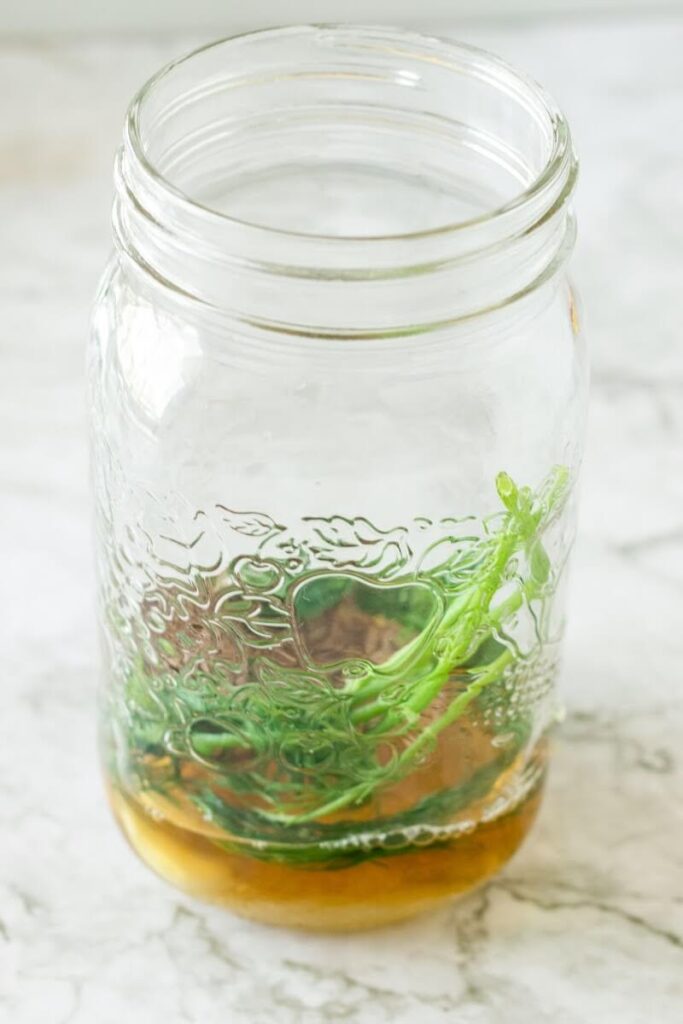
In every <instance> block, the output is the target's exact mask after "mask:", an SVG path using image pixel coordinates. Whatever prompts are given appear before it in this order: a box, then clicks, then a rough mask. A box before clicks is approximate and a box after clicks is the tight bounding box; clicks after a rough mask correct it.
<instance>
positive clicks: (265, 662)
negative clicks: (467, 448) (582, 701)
mask: <svg viewBox="0 0 683 1024" xmlns="http://www.w3.org/2000/svg"><path fill="white" fill-rule="evenodd" d="M568 486H569V474H568V471H567V469H566V468H564V467H556V468H555V469H554V470H553V472H552V473H551V475H550V477H549V478H548V480H547V481H546V483H545V484H544V485H543V487H542V488H541V489H540V490H539V492H538V493H537V494H535V495H534V494H533V493H532V491H531V490H530V489H529V488H527V487H517V485H516V484H515V483H514V482H513V480H512V479H511V478H510V477H509V476H508V475H507V474H505V473H500V474H499V475H498V477H497V480H496V488H497V492H498V496H499V498H500V501H501V503H502V506H503V512H502V513H501V514H500V515H499V516H498V517H497V518H496V520H495V521H492V524H491V525H490V527H489V529H488V531H487V532H486V534H485V536H484V537H483V538H482V537H474V538H472V539H471V540H469V541H467V542H466V543H463V544H462V545H461V546H460V547H459V548H458V551H457V553H456V554H452V555H451V556H450V557H449V558H447V559H446V560H445V561H444V562H443V563H441V564H438V565H436V566H435V567H432V568H431V569H429V570H425V571H420V572H418V573H417V574H414V573H413V574H408V575H406V577H405V578H402V577H399V578H398V579H396V580H394V581H393V583H394V586H393V587H391V588H388V587H385V588H383V587H381V586H375V587H373V586H370V585H368V584H366V583H364V582H363V580H362V579H360V578H359V576H358V574H354V573H349V574H347V575H344V574H343V573H341V572H336V573H328V574H326V575H325V574H320V575H319V576H317V577H315V578H313V579H311V580H309V581H308V582H307V584H306V586H305V587H303V586H302V584H301V579H300V578H299V577H297V576H296V575H293V574H289V573H288V572H287V571H286V567H285V563H284V560H283V563H282V565H281V566H279V567H278V568H279V570H280V571H281V580H282V582H281V584H280V588H279V591H278V592H277V593H276V594H275V597H274V598H273V601H272V602H271V603H270V604H267V603H262V602H257V603H256V604H255V605H254V607H256V610H257V612H258V613H259V614H258V615H254V614H253V608H252V605H250V602H249V601H248V600H247V599H246V598H240V599H239V600H238V599H235V601H234V602H233V604H232V605H231V612H232V614H233V615H235V612H236V609H239V613H240V615H241V616H242V620H241V621H243V622H244V623H246V624H247V625H248V628H249V629H250V630H251V631H252V633H253V634H254V635H255V636H257V637H260V636H263V637H268V636H270V633H271V632H272V631H273V630H275V629H278V628H280V623H281V622H282V621H283V620H284V619H285V618H286V616H287V615H289V616H290V617H291V618H295V619H296V620H297V621H298V622H299V624H300V626H301V628H302V629H304V630H305V629H306V628H308V624H309V623H310V622H312V621H314V620H315V619H316V618H317V617H319V616H321V615H325V614H327V613H329V610H330V609H334V608H335V607H336V606H337V605H338V604H339V602H340V601H343V600H347V599H349V598H350V596H353V598H354V601H355V604H356V606H358V607H360V608H361V609H362V610H363V611H364V612H366V613H367V614H368V615H382V616H384V617H385V620H390V621H391V622H393V623H394V624H395V628H396V629H397V630H399V631H402V632H400V633H399V635H404V636H406V637H409V639H406V641H405V642H404V643H403V644H402V646H400V647H399V649H398V650H396V651H395V653H394V654H392V655H391V656H390V657H388V658H387V659H386V660H384V661H383V662H382V663H381V664H379V665H374V664H372V663H371V662H370V661H368V660H367V659H364V658H357V659H347V660H346V661H345V662H344V663H342V664H337V665H330V666H325V667H324V668H321V666H319V665H316V664H315V663H313V662H312V663H310V664H308V665H307V664H306V663H305V658H303V659H302V658H300V659H299V663H298V664H296V665H293V666H292V665H291V664H283V663H282V662H281V661H279V660H277V659H275V658H274V657H273V656H272V653H271V652H270V648H269V646H268V644H267V643H266V642H265V641H264V642H263V646H262V648H258V645H255V646H256V647H257V656H255V657H253V658H252V660H251V661H250V664H249V669H248V673H247V681H243V682H241V683H240V684H239V685H225V681H224V680H223V679H222V678H221V677H219V676H218V675H217V674H216V672H214V671H212V665H211V663H210V659H208V658H207V659H204V660H202V659H199V660H196V659H195V661H194V662H190V664H189V668H188V669H182V670H177V671H175V672H171V671H168V672H164V671H161V670H159V669H158V668H156V669H155V668H153V667H152V666H151V665H150V664H149V661H148V660H147V661H146V660H144V659H143V658H141V657H140V658H139V659H138V661H137V663H136V665H135V668H134V670H133V671H131V672H130V674H129V676H128V679H127V682H126V686H125V699H124V714H123V720H122V722H121V725H120V731H122V732H123V734H124V737H125V739H124V743H125V747H126V750H127V758H128V768H127V769H126V772H127V774H128V775H129V776H133V778H134V781H135V784H136V785H137V786H138V787H139V788H142V789H144V788H147V789H158V790H161V791H162V792H164V794H165V795H166V796H167V797H169V798H171V799H173V794H174V792H176V791H177V790H178V789H180V790H183V791H185V792H186V793H187V795H188V796H189V797H190V799H191V800H192V802H193V803H194V805H195V806H196V807H197V809H198V810H199V811H200V812H201V813H202V814H203V815H204V816H205V817H206V818H207V819H210V820H211V821H212V822H213V824H214V825H217V826H218V827H219V828H222V829H224V830H225V832H226V839H225V843H224V844H223V845H224V846H225V847H226V849H239V850H241V851H243V852H247V850H248V851H249V852H251V853H252V854H253V855H255V856H262V857H267V858H270V859H274V860H281V861H286V862H288V863H292V864H295V863H302V864H303V863H306V864H311V865H313V864H316V863H318V862H322V863H332V862H334V863H337V862H338V861H339V858H341V860H342V861H343V862H344V863H353V862H356V861H357V859H358V858H361V859H362V858H363V857H366V856H370V855H377V853H378V847H377V843H376V842H374V841H373V842H369V841H368V840H367V837H364V836H365V833H364V829H365V830H366V831H367V829H368V825H367V824H364V823H363V822H361V821H358V820H354V821H352V820H349V819H348V818H346V819H344V818H343V817H342V818H341V820H340V815H342V814H343V812H347V813H348V812H350V811H354V810H355V809H357V808H359V807H362V806H363V805H365V804H366V803H368V801H372V800H373V799H375V798H376V797H377V796H378V795H379V794H381V793H382V792H384V791H385V790H386V789H388V788H389V787H391V786H394V785H395V784H397V783H399V782H401V780H402V779H404V778H405V777H406V776H407V775H408V774H410V773H411V772H413V771H415V770H418V769H419V768H420V766H421V765H422V764H423V763H424V761H425V759H427V758H428V756H429V754H430V753H431V752H432V751H433V750H434V748H435V746H436V744H437V742H438V739H439V736H440V734H441V733H442V732H443V731H444V730H445V729H447V728H448V727H449V726H451V725H452V724H453V723H455V722H457V721H458V720H459V719H461V718H463V717H464V716H465V715H466V713H468V711H469V710H470V709H471V708H472V706H476V705H477V704H478V703H480V702H481V701H482V700H483V698H484V695H485V694H486V693H487V692H489V691H496V690H498V691H499V690H500V689H501V687H502V686H503V685H504V683H505V682H506V680H508V679H509V678H510V677H511V673H512V674H514V675H515V678H518V676H519V674H520V672H522V673H523V672H524V671H526V672H529V673H532V672H533V671H534V656H533V653H532V655H531V656H530V655H529V654H527V655H526V656H525V659H522V658H521V656H520V655H519V654H518V653H517V650H516V647H515V645H514V643H513V642H512V641H511V639H510V636H509V635H508V630H510V629H511V627H512V626H513V624H514V621H515V617H516V616H517V614H518V612H519V611H520V609H521V608H522V607H523V606H524V605H526V606H529V607H531V604H532V602H534V603H537V604H538V606H539V610H538V611H537V615H536V618H537V621H538V622H541V623H542V622H543V619H544V615H543V608H544V606H545V604H546V603H547V601H548V600H549V598H550V597H551V596H552V592H553V588H554V583H555V580H554V578H553V572H552V568H551V563H550V559H549V557H548V555H547V553H546V551H545V549H544V546H543V535H544V532H545V531H546V529H547V527H548V526H549V524H550V522H551V521H552V519H553V518H554V517H555V516H556V515H557V514H559V511H560V510H561V508H562V507H563V505H564V501H565V498H566V494H567V491H568ZM250 571H251V573H252V575H254V578H255V579H256V578H257V577H259V578H261V579H264V580H266V581H267V580H268V578H269V577H268V572H271V571H272V563H267V564H266V563H265V562H264V563H263V565H262V566H260V567H259V565H258V562H255V563H254V565H253V566H252V568H251V570H250ZM401 584H403V586H401ZM418 584H421V585H418ZM427 585H429V586H427ZM435 588H436V590H437V591H438V592H439V593H440V594H442V595H443V600H442V605H441V606H440V608H439V609H438V610H436V611H435V600H436V599H435V598H434V596H433V594H434V592H435ZM240 602H241V603H240ZM252 604H253V602H252ZM180 642H184V641H183V640H182V638H181V641H180ZM186 642H188V643H189V642H190V641H189V640H187V638H186ZM542 647H543V636H542V634H539V636H538V639H537V645H536V651H535V654H536V655H540V654H541V653H542ZM157 648H158V650H159V651H160V652H161V653H162V654H164V653H165V654H169V653H170V652H172V651H174V650H175V647H174V645H173V644H171V643H170V642H169V640H168V638H167V637H164V636H160V637H158V638H157ZM167 648H168V649H167ZM523 660H524V664H522V661H523ZM207 662H208V663H207ZM444 698H447V699H446V700H445V699H444ZM437 708H439V709H440V711H438V712H437V711H436V709H437ZM506 729H507V731H508V732H509V733H510V734H511V735H512V738H513V740H514V742H512V743H511V744H510V746H509V747H508V748H506V752H505V753H504V754H500V755H499V756H498V757H496V758H494V759H493V760H492V761H491V762H490V763H488V764H487V765H486V766H484V767H482V768H480V769H479V771H477V772H473V774H472V776H471V777H470V778H469V779H468V780H467V781H466V782H464V783H463V784H462V785H460V786H458V787H455V788H451V789H449V790H445V791H443V792H440V793H436V794H432V795H431V796H429V797H426V798H425V799H424V800H422V801H421V802H420V803H418V804H417V805H416V806H415V807H413V808H412V809H411V810H410V811H407V812H403V813H402V814H397V815H394V816H393V817H392V818H391V819H378V818H373V819H372V833H373V835H375V836H376V835H377V834H378V833H382V834H384V833H386V834H387V835H389V836H390V835H392V834H395V835H398V834H399V833H400V831H401V830H402V829H405V828H408V827H414V826H416V825H419V824H420V823H433V822H434V821H448V820H449V816H450V817H452V815H454V814H455V813H457V811H458V810H460V809H462V808H463V807H465V806H466V805H467V803H469V802H471V801H472V800H474V799H478V798H480V797H481V796H484V795H485V794H486V792H488V790H489V789H490V787H491V786H492V784H493V783H494V782H495V779H496V778H497V776H498V775H499V774H500V772H501V771H502V770H503V769H504V767H506V765H507V764H509V763H510V762H511V761H512V760H513V759H514V757H516V756H517V754H518V753H519V751H520V750H521V749H522V747H523V745H524V743H525V742H526V741H527V738H528V736H529V732H530V723H529V721H528V720H527V718H526V717H525V716H524V714H523V713H521V712H520V714H519V715H518V716H517V718H516V719H514V718H513V720H512V723H508V724H507V726H506ZM188 759H192V760H194V762H195V763H196V762H199V764H200V765H202V766H203V768H204V769H205V772H204V773H203V775H202V781H201V782H198V783H196V784H195V783H193V782H191V781H188V780H187V779H185V778H183V777H182V775H181V771H182V766H183V764H184V763H187V760H188ZM330 819H332V820H330ZM397 848H400V843H398V844H397ZM334 851H336V853H334ZM379 852H380V853H382V855H386V849H385V846H384V845H382V846H380V848H379ZM333 853H334V855H333Z"/></svg>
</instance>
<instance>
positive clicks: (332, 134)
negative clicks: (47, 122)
mask: <svg viewBox="0 0 683 1024" xmlns="http://www.w3.org/2000/svg"><path fill="white" fill-rule="evenodd" d="M575 173H576V163H575V159H574V155H573V151H572V147H571V140H570V136H569V130H568V128H567V124H566V122H565V120H564V118H563V117H562V115H561V113H560V112H559V111H558V110H557V108H556V107H555V106H554V104H553V103H552V101H551V100H550V99H549V98H548V97H547V96H546V94H545V93H544V92H543V90H542V89H541V88H540V87H539V86H537V85H536V84H535V83H533V82H532V81H530V80H529V79H527V78H525V77H524V76H522V75H520V74H518V73H517V72H516V71H514V70H513V69H512V68H510V67H509V66H508V65H507V64H505V63H504V62H503V61H500V60H498V59H497V58H495V57H492V56H490V55H488V54H486V53H484V52H482V51H480V50H476V49H474V48H471V47H469V46H464V45H462V44H456V43H453V42H447V41H444V40H440V39H435V38H431V37H426V36H420V35H416V34H411V33H405V32H402V31H398V30H392V29H384V28H368V27H353V26H348V25H343V26H304V27H295V28H285V29H274V30H270V31H266V32H257V33H253V34H250V35H245V36H239V37H235V38H232V39H227V40H223V41H221V42H219V43H214V44H211V45H210V46H208V47H205V48H203V49H201V50H198V51H196V52H195V53H193V54H190V55H189V56H188V57H185V58H183V59H181V60H179V61H177V62H175V63H174V64H171V65H169V66H168V67H167V68H165V69H163V70H162V71H161V72H160V73H159V74H158V75H156V76H155V77H154V78H153V79H152V80H151V81H150V82H149V83H147V85H146V86H145V87H144V88H143V89H142V90H141V92H140V93H139V94H138V96H137V97H136V99H135V100H134V102H133V104H132V105H131V109H130V112H129V116H128V120H127V125H126V132H125V137H124V146H123V149H122V152H121V156H120V159H119V165H118V196H119V201H118V203H117V208H116V209H115V227H116V229H117V237H118V240H119V242H120V243H121V245H122V248H123V249H124V250H125V251H127V252H128V254H129V255H132V257H133V259H134V260H135V261H136V262H137V263H138V264H142V265H145V266H147V267H148V268H152V269H153V271H154V273H155V275H156V276H157V277H159V278H161V279H162V280H164V281H165V282H166V283H169V284H170V285H171V286H172V287H173V288H175V289H176V290H178V291H180V292H183V293H185V294H188V295H191V296H194V297H195V298H198V299H200V300H201V301H202V302H205V303H208V304H209V305H214V306H216V307H217V308H222V309H224V310H226V311H229V312H231V313H232V314H234V315H237V316H238V317H239V318H245V319H254V318H256V319H260V320H262V321H263V322H264V323H265V322H273V323H278V322H279V323H281V324H284V325H289V326H290V327H293V328H294V329H297V328H298V327H299V326H301V327H305V328H307V329H308V328H310V329H312V330H315V331H319V330H321V329H323V328H325V327H326V326H327V327H329V329H330V330H332V331H335V330H338V329H340V330H349V331H351V332H353V331H359V330H363V329H370V330H376V329H379V330H380V331H381V330H386V329H394V330H395V329H401V328H406V327H408V328H411V327H416V326H417V325H418V324H423V323H424V322H425V320H426V321H427V322H428V323H429V324H430V325H431V324H434V323H438V322H442V321H447V320H449V319H457V318H459V317H461V316H463V315H472V314H473V313H477V312H481V311H482V310H484V309H487V308H492V307H494V306H495V305H496V304H500V302H501V301H503V300H508V299H509V298H511V297H512V296H514V295H515V294H517V293H519V292H520V291H523V290H524V289H525V288H528V287H529V286H530V285H531V284H532V283H533V282H534V281H536V280H538V279H539V277H540V276H541V275H542V273H544V272H546V271H547V269H548V268H549V267H551V266H552V265H553V261H554V260H556V258H557V256H558V253H560V251H562V252H564V251H565V249H566V247H567V240H568V239H569V238H570V236H571V228H570V218H569V217H568V215H567V210H566V203H567V199H568V198H569V196H570V194H571V191H572V189H573V184H574V178H575ZM532 237H533V241H532V242H530V241H529V239H531V238H532ZM525 239H527V242H526V243H525V241H524V240H525ZM563 246H564V248H563ZM503 250H507V254H508V256H509V260H508V261H507V262H508V263H509V268H508V269H509V271H510V274H509V277H506V276H505V274H503V275H502V276H501V270H502V263H504V262H506V261H505V260H504V259H503V256H504V252H503ZM482 260H483V262H482ZM487 260H488V261H489V267H488V271H486V268H485V264H486V261H487ZM491 260H493V264H494V265H495V266H494V265H492V264H491V263H490V261H491ZM541 264H543V266H541ZM544 268H545V270H544ZM444 275H445V276H444ZM446 277H449V278H450V280H449V281H446ZM474 277H476V279H477V280H476V282H475V281H474V279H473V278H474ZM494 277H495V278H496V279H497V282H498V283H497V285H496V284H495V282H494ZM522 278H524V279H525V280H522ZM282 279H291V280H295V281H297V282H298V284H297V288H298V290H299V292H300V293H301V295H300V301H297V297H296V296H290V297H289V298H288V300H287V301H286V302H282V301H280V300H279V299H278V297H277V296H272V297H271V298H272V299H273V301H272V302H271V303H270V304H269V303H268V302H267V301H265V299H264V296H263V292H264V290H265V289H268V288H270V290H271V291H272V290H275V291H278V290H280V289H281V288H282ZM418 279H419V281H420V283H419V284H415V283H413V284H411V285H410V286H407V284H406V282H408V281H409V282H415V281H416V280H418ZM427 279H429V280H430V281H431V282H432V283H431V284H430V286H429V287H428V288H427V290H426V294H425V287H424V282H425V281H426V280H427ZM351 281H353V282H356V284H359V283H363V284H364V285H366V286H368V289H369V291H368V294H367V296H363V295H358V296H354V301H355V302H356V303H357V309H356V313H355V315H353V314H350V313H349V310H348V307H349V299H348V283H349V282H351ZM487 281H488V285H489V286H490V285H493V286H494V287H493V289H492V290H491V288H489V287H487ZM302 282H307V286H305V285H303V284H302ZM396 282H401V285H400V286H401V287H402V289H403V290H404V292H405V291H407V292H408V293H410V294H409V295H404V296H403V298H402V299H401V301H397V297H396V295H395V294H392V291H395V288H396ZM333 283H336V284H337V292H338V293H339V294H338V295H336V296H334V297H333V296H332V295H331V293H330V289H331V287H332V285H333ZM340 284H342V285H343V284H346V289H345V290H344V288H342V290H341V292H340V291H339V285H340ZM387 288H388V291H387ZM382 289H383V290H382ZM344 291H345V292H346V293H344ZM304 292H308V293H309V294H305V295H304ZM314 293H315V294H314ZM420 293H421V295H420ZM458 296H459V298H458ZM321 303H322V305H321ZM425 303H429V307H428V308H427V306H426V305H425ZM340 304H341V308H340V309H338V308H337V307H339V306H340ZM269 307H272V308H269ZM372 307H374V309H373V308H372ZM344 309H345V310H346V312H344ZM420 309H421V312H420ZM425 309H427V313H426V315H425ZM368 317H369V321H368Z"/></svg>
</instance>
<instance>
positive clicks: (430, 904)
mask: <svg viewBox="0 0 683 1024" xmlns="http://www.w3.org/2000/svg"><path fill="white" fill-rule="evenodd" d="M541 794H542V785H539V786H537V787H536V788H535V789H534V791H533V792H531V793H530V794H529V795H528V796H527V797H526V798H525V799H524V800H523V801H522V803H520V804H519V805H518V806H517V807H515V808H514V809H513V810H511V811H508V812H507V813H505V814H502V815H501V816H500V817H498V818H495V819H493V820H492V821H487V822H485V823H483V824H481V825H478V826H477V827H476V828H474V829H473V830H472V831H471V832H467V833H464V834H461V835H459V836H458V837H457V838H455V839H453V840H451V841H450V842H448V843H443V844H439V845H434V846H430V847H423V848H420V849H414V848H413V849H411V850H407V851H406V852H402V853H397V854H392V855H391V856H386V857H381V856H380V857H375V858H372V859H369V860H366V861H364V862H362V863H360V864H355V865H353V866H350V867H344V868H340V869H335V868H332V867H330V868H324V867H323V868H321V867H314V868H305V867H291V866H288V865H283V864H279V863H272V862H267V861H263V860H259V859H257V858H255V857H251V856H245V855H243V854H236V853H231V852H227V851H225V850H224V849H221V848H220V847H219V846H218V845H217V844H216V843H213V842H211V841H210V840H208V839H206V838H205V837H202V836H198V835H197V834H196V833H193V832H191V831H189V830H185V829H182V828H179V827H177V826H176V825H172V824H170V823H168V822H166V821H158V820H155V819H154V818H153V817H152V816H151V815H150V814H149V813H148V812H147V811H145V810H144V808H142V807H141V806H140V805H139V804H138V803H137V802H136V801H135V800H134V799H132V798H131V797H130V796H127V795H124V794H123V793H121V791H118V790H112V791H110V800H111V803H112V807H113V810H114V814H115V816H116V819H117V821H118V822H119V825H120V826H121V829H122V831H123V833H124V835H125V837H126V838H127V840H128V842H129V843H130V845H131V846H132V848H133V849H134V851H135V852H136V853H137V854H138V856H139V857H140V858H141V860H142V861H143V862H144V863H145V864H147V866H148V867H150V868H151V869H152V870H153V871H154V872H155V873H156V874H157V875H159V876H161V878H163V879H164V880H165V881H167V882H170V883H171V884H172V885H174V886H175V887H176V888H178V889H181V890H182V891H183V892H185V893H187V894H188V895H190V896H192V897H195V898H197V899H200V900H203V901H206V902H209V903H214V904H218V905H219V906H223V907H225V908H227V909H228V910H230V911H232V912H234V913H236V914H238V915H239V916H241V917H245V918H249V919H251V920H254V921H258V922H261V923H264V924H269V925H275V926H279V927H284V928H294V929H302V930H306V931H317V932H352V931H362V930H369V929H372V928H380V927H382V926H385V925H389V924H394V923H396V922H398V921H402V920H406V919H408V918H411V917H416V916H418V915H420V914H422V913H425V912H427V911H429V910H432V909H435V908H436V907H438V906H439V905H441V904H442V903H444V902H447V901H448V900H450V899H451V898H453V897H456V896H460V895H463V894H465V893H467V892H469V891H470V890H472V889H474V888H476V887H477V886H478V885H480V884H481V883H482V882H484V881H486V880H487V879H488V878H490V877H491V876H492V875H494V874H495V873H496V872H497V871H498V870H500V868H501V867H502V866H503V865H504V864H505V863H506V861H508V860H509V859H510V857H511V856H512V855H513V854H514V853H515V851H516V850H517V848H518V847H519V845H520V844H521V842H522V841H523V839H524V838H525V836H526V834H527V833H528V831H529V829H530V827H531V825H532V823H533V820H534V818H535V817H536V813H537V811H538V808H539V805H540V801H541Z"/></svg>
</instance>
